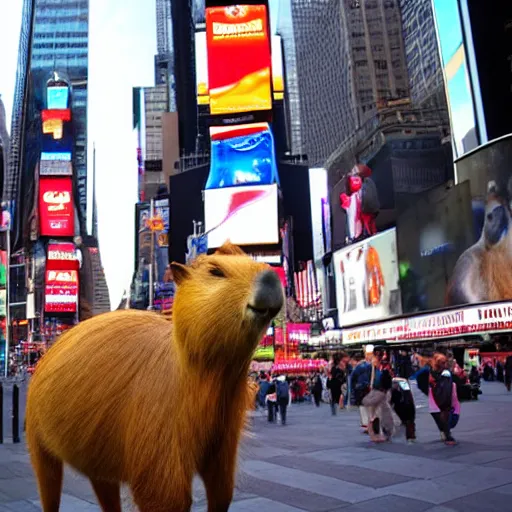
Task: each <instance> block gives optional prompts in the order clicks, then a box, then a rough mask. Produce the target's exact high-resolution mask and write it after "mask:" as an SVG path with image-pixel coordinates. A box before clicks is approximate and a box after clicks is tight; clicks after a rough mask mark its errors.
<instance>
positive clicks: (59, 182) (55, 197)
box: [39, 176, 75, 237]
mask: <svg viewBox="0 0 512 512" xmlns="http://www.w3.org/2000/svg"><path fill="white" fill-rule="evenodd" d="M72 191H73V181H72V179H71V177H70V176H66V177H62V178H60V177H59V178H46V177H42V176H41V178H40V179H39V226H40V233H41V236H53V237H72V236H74V234H75V211H74V206H73V192H72Z"/></svg>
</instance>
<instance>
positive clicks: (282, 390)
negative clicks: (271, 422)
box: [276, 375, 291, 425]
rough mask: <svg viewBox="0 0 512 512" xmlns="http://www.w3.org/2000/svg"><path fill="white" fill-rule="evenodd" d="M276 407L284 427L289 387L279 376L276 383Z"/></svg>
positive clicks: (282, 377) (288, 401)
mask: <svg viewBox="0 0 512 512" xmlns="http://www.w3.org/2000/svg"><path fill="white" fill-rule="evenodd" d="M276 394H277V406H278V408H279V414H280V415H281V423H282V424H283V425H286V412H287V410H288V405H290V401H291V400H290V398H291V396H290V386H289V385H288V382H286V377H285V376H284V375H281V376H279V377H278V378H277V381H276Z"/></svg>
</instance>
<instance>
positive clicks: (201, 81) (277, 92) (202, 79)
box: [195, 32, 284, 105]
mask: <svg viewBox="0 0 512 512" xmlns="http://www.w3.org/2000/svg"><path fill="white" fill-rule="evenodd" d="M271 41H272V84H273V89H274V100H282V99H283V98H284V69H283V49H282V46H281V36H277V35H273V36H272V39H271ZM195 46H196V79H197V104H198V105H209V104H210V91H209V84H208V55H207V51H206V32H196V40H195Z"/></svg>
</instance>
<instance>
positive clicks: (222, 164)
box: [206, 123, 279, 189]
mask: <svg viewBox="0 0 512 512" xmlns="http://www.w3.org/2000/svg"><path fill="white" fill-rule="evenodd" d="M210 137H211V164H210V174H209V176H208V181H207V183H206V188H207V189H211V188H224V187H233V186H239V185H272V184H273V183H278V181H279V179H278V174H277V162H276V156H275V150H274V138H273V136H272V132H271V131H270V127H269V125H268V123H255V124H251V125H239V126H235V127H228V128H224V127H223V128H210Z"/></svg>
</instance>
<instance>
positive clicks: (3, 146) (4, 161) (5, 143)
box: [0, 96, 9, 190]
mask: <svg viewBox="0 0 512 512" xmlns="http://www.w3.org/2000/svg"><path fill="white" fill-rule="evenodd" d="M8 158H9V133H8V132H7V126H6V119H5V106H4V103H3V101H2V97H1V96H0V190H1V189H2V188H3V184H4V181H5V178H6V174H7V165H8Z"/></svg>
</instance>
